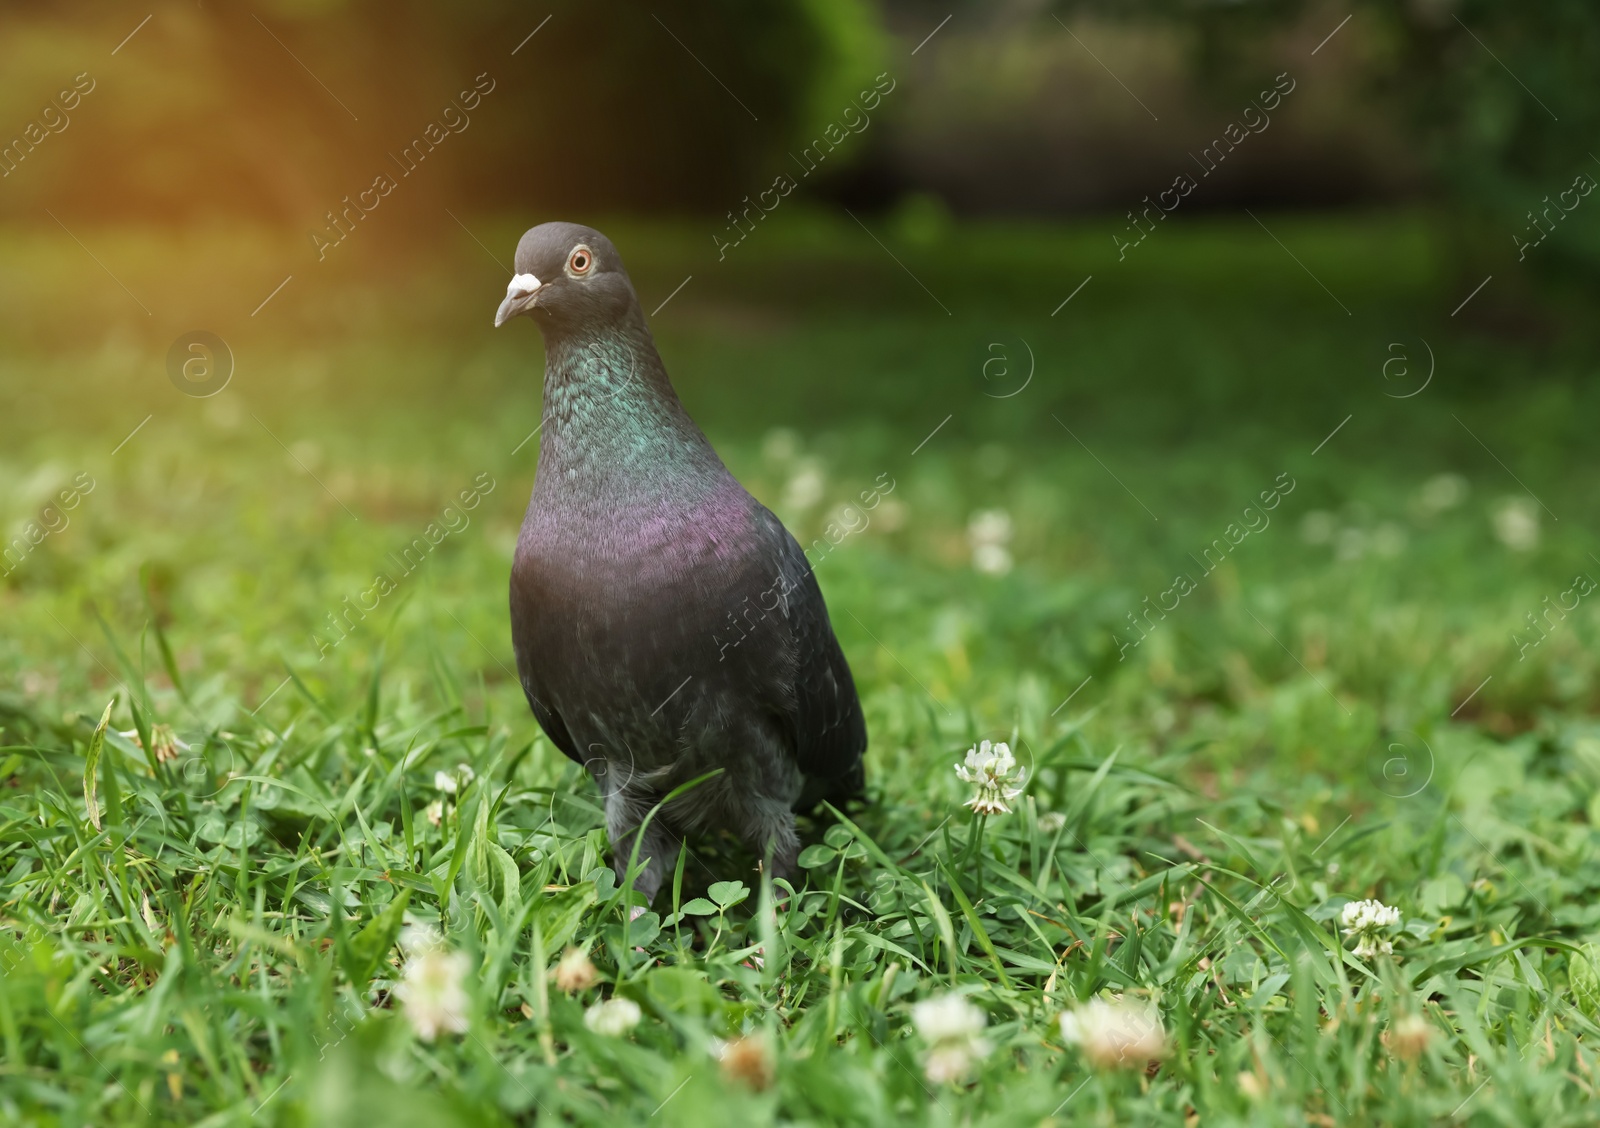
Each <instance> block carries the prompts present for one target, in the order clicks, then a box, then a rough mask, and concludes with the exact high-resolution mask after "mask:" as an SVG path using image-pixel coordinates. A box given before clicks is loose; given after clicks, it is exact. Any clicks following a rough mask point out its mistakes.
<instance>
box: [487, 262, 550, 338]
mask: <svg viewBox="0 0 1600 1128" xmlns="http://www.w3.org/2000/svg"><path fill="white" fill-rule="evenodd" d="M542 285H543V283H541V282H540V281H539V280H538V279H537V278H535V277H534V276H533V275H531V274H518V275H516V276H515V277H514V278H512V279H511V282H510V284H509V285H507V286H506V300H505V301H503V302H501V303H500V308H499V309H497V310H495V311H494V327H495V328H496V329H498V328H500V326H502V325H504V324H505V323H506V322H507V321H510V320H511V319H512V318H513V317H515V316H516V315H517V314H519V313H526V312H527V311H528V310H530V309H532V308H533V306H534V304H535V303H536V302H537V301H538V294H539V289H540V287H541V286H542Z"/></svg>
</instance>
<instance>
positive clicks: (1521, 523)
mask: <svg viewBox="0 0 1600 1128" xmlns="http://www.w3.org/2000/svg"><path fill="white" fill-rule="evenodd" d="M1489 520H1490V522H1491V523H1492V524H1493V525H1494V535H1495V536H1496V537H1497V538H1499V540H1500V543H1501V544H1503V545H1505V546H1506V547H1507V548H1509V549H1511V550H1512V551H1513V552H1531V551H1533V550H1534V549H1535V548H1538V547H1539V507H1538V506H1537V505H1535V504H1534V503H1533V502H1532V501H1531V500H1529V499H1528V498H1525V497H1508V498H1506V499H1505V500H1503V501H1501V502H1500V503H1499V504H1498V505H1496V506H1495V507H1494V509H1493V511H1492V512H1491V513H1490V514H1489Z"/></svg>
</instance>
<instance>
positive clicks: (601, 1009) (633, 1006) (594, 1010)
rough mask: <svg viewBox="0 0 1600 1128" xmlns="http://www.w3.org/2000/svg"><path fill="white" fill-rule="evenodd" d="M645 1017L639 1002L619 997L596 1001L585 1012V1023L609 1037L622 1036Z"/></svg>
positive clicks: (591, 1028) (597, 1032)
mask: <svg viewBox="0 0 1600 1128" xmlns="http://www.w3.org/2000/svg"><path fill="white" fill-rule="evenodd" d="M643 1017H644V1014H643V1012H642V1011H640V1010H639V1004H638V1003H636V1002H634V1001H633V1000H632V999H624V998H621V997H620V996H619V997H616V998H611V999H606V1000H605V1001H604V1002H600V1003H596V1004H595V1005H594V1006H592V1007H590V1008H589V1009H588V1010H586V1011H584V1012H583V1024H584V1025H585V1026H587V1027H588V1028H589V1029H590V1030H593V1031H594V1032H595V1033H596V1034H604V1035H605V1036H606V1037H607V1038H620V1037H622V1036H623V1035H624V1034H626V1033H627V1032H628V1031H630V1030H632V1029H633V1028H634V1027H635V1026H638V1025H639V1020H640V1019H641V1018H643Z"/></svg>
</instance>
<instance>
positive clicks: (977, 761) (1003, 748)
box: [956, 740, 1028, 815]
mask: <svg viewBox="0 0 1600 1128" xmlns="http://www.w3.org/2000/svg"><path fill="white" fill-rule="evenodd" d="M1027 772H1028V770H1027V769H1026V768H1019V767H1018V766H1017V761H1016V758H1015V757H1013V756H1012V755H1011V749H1010V747H1008V746H1007V745H1006V744H1004V743H1000V744H990V743H989V742H988V741H987V740H985V741H983V742H982V743H981V744H979V745H978V746H977V747H976V748H973V749H970V750H968V752H967V762H966V763H965V764H957V765H956V775H957V776H958V777H959V778H960V779H961V781H962V782H963V783H970V784H973V785H975V786H976V787H977V789H978V790H977V794H975V795H973V797H972V798H971V799H968V800H967V802H966V805H967V806H968V807H971V808H972V809H973V810H974V811H976V812H978V814H980V815H1009V814H1010V813H1011V808H1010V807H1008V806H1007V805H1006V804H1008V803H1010V802H1011V801H1012V800H1013V799H1015V798H1016V797H1017V796H1018V795H1021V794H1022V783H1023V780H1024V779H1025V778H1026V776H1027Z"/></svg>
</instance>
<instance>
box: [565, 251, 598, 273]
mask: <svg viewBox="0 0 1600 1128" xmlns="http://www.w3.org/2000/svg"><path fill="white" fill-rule="evenodd" d="M593 265H594V255H593V254H592V253H591V252H590V250H589V248H588V247H575V248H573V251H572V255H571V257H570V258H568V259H567V268H568V269H569V270H571V271H572V273H574V274H588V273H589V268H590V267H591V266H593Z"/></svg>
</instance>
